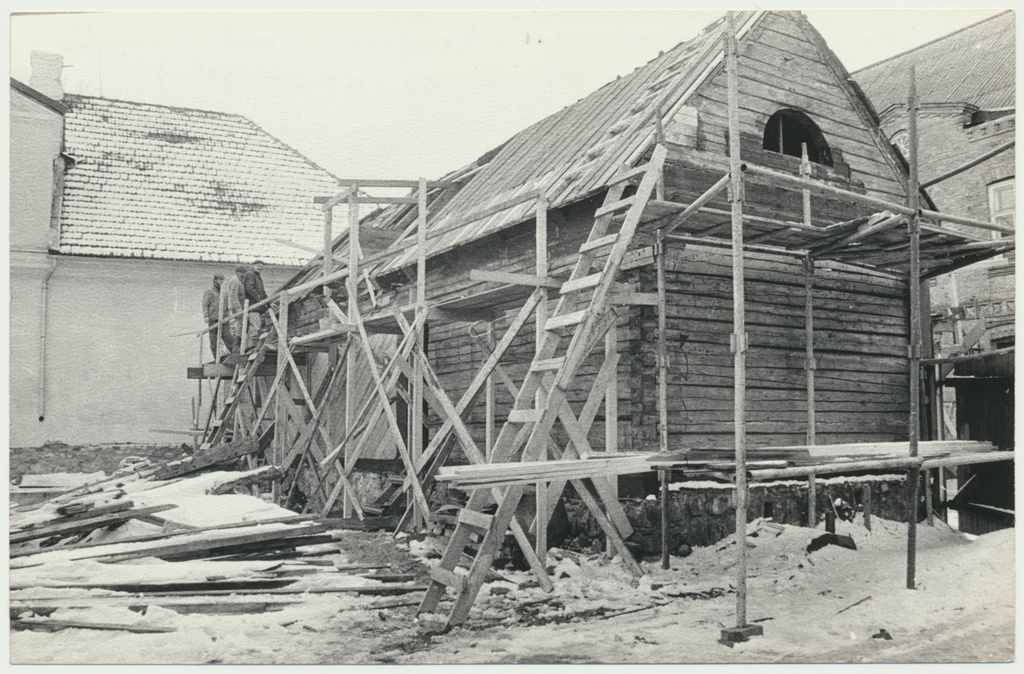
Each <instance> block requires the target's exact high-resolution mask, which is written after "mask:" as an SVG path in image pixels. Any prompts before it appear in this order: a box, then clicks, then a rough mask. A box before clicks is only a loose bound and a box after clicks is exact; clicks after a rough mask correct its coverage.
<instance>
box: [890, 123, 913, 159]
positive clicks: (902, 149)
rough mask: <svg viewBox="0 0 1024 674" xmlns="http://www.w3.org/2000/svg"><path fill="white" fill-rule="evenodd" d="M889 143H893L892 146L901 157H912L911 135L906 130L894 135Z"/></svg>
mask: <svg viewBox="0 0 1024 674" xmlns="http://www.w3.org/2000/svg"><path fill="white" fill-rule="evenodd" d="M889 142H890V143H892V146H893V147H894V148H896V151H897V152H899V153H900V156H901V157H903V158H904V159H906V158H908V157H909V156H910V134H909V133H907V131H906V130H903V131H897V132H896V133H894V134H893V135H892V138H890V139H889Z"/></svg>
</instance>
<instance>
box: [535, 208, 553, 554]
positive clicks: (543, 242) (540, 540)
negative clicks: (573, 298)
mask: <svg viewBox="0 0 1024 674" xmlns="http://www.w3.org/2000/svg"><path fill="white" fill-rule="evenodd" d="M536 225H537V231H536V235H535V237H534V238H535V243H536V246H535V249H536V257H537V266H536V272H537V276H539V277H541V278H545V277H547V275H548V202H547V199H546V198H545V197H544V195H541V196H540V197H538V198H537V216H536ZM537 292H539V293H540V294H541V298H540V301H539V302H538V303H537V311H536V313H535V316H536V321H535V323H534V328H535V330H534V348H535V352H536V353H537V354H540V352H541V345H542V344H543V343H544V338H545V332H544V324H545V323H546V322H547V320H548V298H547V292H548V291H547V290H545V289H543V288H541V289H538V290H537ZM538 357H539V356H538ZM534 403H535V404H536V406H537V409H544V406H545V405H546V404H547V396H546V395H545V393H544V389H543V387H538V389H537V393H536V394H535V396H534ZM547 457H548V451H547V449H546V448H545V449H544V451H542V452H541V453H540V456H539V457H538V458H539V459H540V460H541V461H545V460H547ZM536 492H537V540H536V547H537V557H539V558H540V561H541V564H547V558H548V521H549V520H550V517H549V516H548V513H549V512H550V509H551V504H550V503H548V490H547V484H546V483H544V482H538V483H537V485H536Z"/></svg>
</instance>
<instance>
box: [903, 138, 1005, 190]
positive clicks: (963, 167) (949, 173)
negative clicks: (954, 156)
mask: <svg viewBox="0 0 1024 674" xmlns="http://www.w3.org/2000/svg"><path fill="white" fill-rule="evenodd" d="M1016 143H1017V142H1016V141H1014V140H1011V141H1010V142H1008V143H1003V144H1002V145H1000V146H999V147H997V148H994V149H992V150H989V151H988V152H986V153H984V154H983V155H981V156H980V157H976V158H974V159H972V160H970V161H969V162H965V163H963V164H961V165H960V166H957V167H956V168H955V169H952V170H950V171H946V172H945V173H943V174H942V175H939V176H936V177H935V178H932V179H931V180H928V181H925V182H923V183H921V185H920V189H922V190H923V189H927V188H929V187H931V186H932V185H935V184H936V183H941V182H942V181H943V180H948V179H950V178H952V177H953V176H956V175H959V174H961V173H963V172H964V171H967V170H968V169H972V168H974V167H975V166H977V165H978V164H981V163H982V162H985V161H988V160H989V159H991V158H992V157H995V156H996V155H998V154H1002V153H1003V152H1006V151H1007V150H1009V149H1011V148H1013V146H1014V145H1016Z"/></svg>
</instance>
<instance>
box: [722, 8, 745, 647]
mask: <svg viewBox="0 0 1024 674" xmlns="http://www.w3.org/2000/svg"><path fill="white" fill-rule="evenodd" d="M736 60H737V57H736V22H735V19H734V16H733V13H732V12H729V14H728V15H727V18H726V36H725V65H726V72H727V73H728V77H729V87H728V89H729V90H728V109H729V201H730V203H731V206H732V208H731V212H732V218H731V219H732V300H733V304H732V321H733V334H732V351H733V356H734V358H733V401H734V408H733V425H734V436H735V447H736V557H737V562H736V627H737V628H738V629H742V628H746V627H747V491H748V488H747V429H746V409H747V405H746V394H747V328H746V315H745V308H744V285H743V199H744V194H743V171H742V169H741V164H742V160H741V159H740V109H739V76H738V73H737V63H736Z"/></svg>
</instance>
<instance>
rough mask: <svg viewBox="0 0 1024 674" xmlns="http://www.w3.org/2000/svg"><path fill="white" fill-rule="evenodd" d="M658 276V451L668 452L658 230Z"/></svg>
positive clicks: (662, 279) (664, 316)
mask: <svg viewBox="0 0 1024 674" xmlns="http://www.w3.org/2000/svg"><path fill="white" fill-rule="evenodd" d="M655 262H656V263H657V274H658V451H660V452H668V316H667V311H666V307H665V304H666V296H667V294H666V291H665V237H664V236H663V230H661V229H659V230H658V237H657V244H656V246H655Z"/></svg>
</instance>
